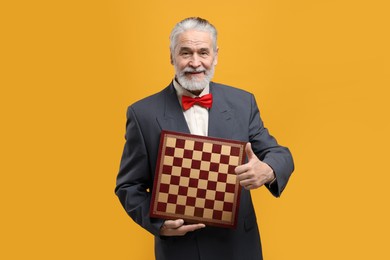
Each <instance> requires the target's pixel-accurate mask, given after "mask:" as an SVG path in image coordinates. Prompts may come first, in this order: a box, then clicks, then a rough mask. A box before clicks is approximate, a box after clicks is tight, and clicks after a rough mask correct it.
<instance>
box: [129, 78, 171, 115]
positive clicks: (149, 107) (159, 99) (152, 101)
mask: <svg viewBox="0 0 390 260" xmlns="http://www.w3.org/2000/svg"><path fill="white" fill-rule="evenodd" d="M172 94H175V92H174V89H173V87H172V85H171V84H170V85H168V86H167V87H165V88H164V89H163V90H161V91H160V92H157V93H155V94H153V95H150V96H147V97H145V98H143V99H140V100H138V101H136V102H134V103H133V104H131V105H130V106H129V107H128V109H132V110H134V111H142V112H147V111H159V110H161V109H162V107H163V106H164V103H165V102H164V101H165V100H166V98H167V96H169V95H172Z"/></svg>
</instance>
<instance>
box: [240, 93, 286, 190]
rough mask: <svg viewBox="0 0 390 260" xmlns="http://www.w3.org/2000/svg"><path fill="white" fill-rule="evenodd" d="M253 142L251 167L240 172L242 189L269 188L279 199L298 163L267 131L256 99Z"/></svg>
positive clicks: (251, 127)
mask: <svg viewBox="0 0 390 260" xmlns="http://www.w3.org/2000/svg"><path fill="white" fill-rule="evenodd" d="M249 141H250V143H251V145H247V146H246V153H247V156H248V163H246V164H244V165H242V166H239V167H237V168H236V173H237V174H238V179H239V180H240V183H241V185H242V186H243V187H245V188H247V189H255V188H258V187H261V186H262V185H264V184H267V185H266V187H267V188H268V189H269V190H270V192H271V193H272V194H273V195H274V196H276V197H279V196H280V195H281V193H282V192H283V190H284V188H285V187H286V185H287V182H288V180H289V178H290V176H291V174H292V172H293V170H294V162H293V159H292V156H291V153H290V151H289V149H288V148H286V147H283V146H280V145H279V144H278V143H277V141H276V140H275V138H274V137H272V136H271V135H270V134H269V132H268V130H267V129H266V128H264V124H263V121H262V120H261V118H260V112H259V109H258V107H257V104H256V101H255V99H254V97H253V96H252V98H251V117H250V122H249ZM254 155H255V156H254ZM274 178H276V179H275V180H274ZM271 182H272V184H271V185H269V184H270V183H271Z"/></svg>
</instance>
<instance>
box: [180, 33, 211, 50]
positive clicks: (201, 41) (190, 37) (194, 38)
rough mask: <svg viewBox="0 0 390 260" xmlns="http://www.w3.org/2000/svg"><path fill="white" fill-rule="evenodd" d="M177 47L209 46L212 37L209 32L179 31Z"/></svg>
mask: <svg viewBox="0 0 390 260" xmlns="http://www.w3.org/2000/svg"><path fill="white" fill-rule="evenodd" d="M177 47H178V48H179V49H180V48H210V49H211V47H212V38H211V34H210V33H209V32H203V31H196V30H189V31H185V32H183V33H181V34H180V35H179V37H178V40H177Z"/></svg>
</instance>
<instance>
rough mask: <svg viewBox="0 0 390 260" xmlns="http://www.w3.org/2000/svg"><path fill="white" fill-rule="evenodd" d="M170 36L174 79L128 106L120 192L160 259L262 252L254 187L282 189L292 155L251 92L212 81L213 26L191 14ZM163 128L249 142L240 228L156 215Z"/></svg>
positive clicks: (243, 257) (243, 256)
mask: <svg viewBox="0 0 390 260" xmlns="http://www.w3.org/2000/svg"><path fill="white" fill-rule="evenodd" d="M170 41H171V42H170V51H171V63H172V65H173V66H174V68H175V77H174V79H173V81H172V83H171V84H170V85H169V86H168V87H166V88H165V89H164V90H162V91H161V92H159V93H157V94H155V95H152V96H150V97H147V98H145V99H143V100H141V101H138V102H136V103H135V104H133V105H131V106H130V107H129V108H128V111H127V125H126V126H127V129H126V144H125V147H124V152H123V156H122V161H121V165H120V170H119V174H118V177H117V186H116V189H115V191H116V194H117V196H118V197H119V200H120V201H121V203H122V205H123V207H124V208H125V210H126V212H127V213H128V214H129V215H130V216H131V217H132V218H133V220H134V221H135V222H137V223H138V224H139V225H141V226H142V227H143V228H145V229H146V230H147V231H149V232H150V233H152V234H153V235H154V236H155V255H156V259H159V260H160V259H161V260H162V259H169V260H175V259H178V260H182V259H186V260H192V259H193V260H195V259H196V260H199V259H202V260H203V259H206V260H208V259H210V260H215V259H224V260H229V259H232V260H233V259H237V260H238V259H239V260H247V259H248V260H249V259H262V251H261V243H260V236H259V231H258V227H257V221H256V215H255V212H254V208H253V204H252V200H251V195H250V190H252V189H257V188H260V187H261V186H263V185H264V186H265V187H267V188H268V189H269V190H270V192H271V193H272V194H273V195H274V196H276V197H278V196H280V194H281V193H282V191H283V189H284V188H285V186H286V184H287V182H288V179H289V177H290V175H291V173H292V171H293V168H294V165H293V160H292V157H291V154H290V152H289V150H288V149H287V148H285V147H282V146H280V145H278V143H277V142H276V140H275V139H274V138H273V137H272V136H271V135H270V134H269V133H268V130H267V129H266V128H264V126H263V122H262V120H261V118H260V115H259V110H258V108H257V105H256V101H255V98H254V97H253V95H252V94H250V93H248V92H245V91H243V90H239V89H236V88H232V87H228V86H225V85H221V84H217V83H214V82H211V79H212V77H213V74H214V68H215V65H216V64H217V61H218V47H217V31H216V29H215V28H214V26H213V25H211V24H210V23H209V22H208V21H206V20H204V19H201V18H187V19H185V20H183V21H181V22H180V23H178V24H177V25H176V26H175V28H174V29H173V31H172V33H171V36H170ZM210 94H211V95H212V97H211V95H210ZM188 97H192V98H194V97H203V98H206V99H207V100H206V102H205V104H202V103H200V102H195V104H194V105H193V106H191V107H188V106H187V102H186V101H184V102H183V101H182V99H183V98H184V99H188ZM211 99H212V103H211ZM198 101H199V100H198ZM161 130H170V131H176V132H183V133H191V134H197V135H204V136H211V137H218V138H224V139H233V140H240V141H244V142H247V145H246V147H245V151H246V154H247V159H248V161H247V163H245V164H243V165H240V166H238V167H236V169H235V172H236V174H237V178H238V180H239V182H240V185H241V186H242V192H241V198H240V208H239V213H238V222H237V228H236V229H228V228H220V227H211V226H205V225H204V224H202V223H198V224H186V223H184V221H183V220H181V219H176V220H175V219H173V220H163V219H157V218H150V217H149V207H150V198H151V190H152V189H153V178H154V172H155V168H156V161H157V155H158V146H159V138H160V132H161Z"/></svg>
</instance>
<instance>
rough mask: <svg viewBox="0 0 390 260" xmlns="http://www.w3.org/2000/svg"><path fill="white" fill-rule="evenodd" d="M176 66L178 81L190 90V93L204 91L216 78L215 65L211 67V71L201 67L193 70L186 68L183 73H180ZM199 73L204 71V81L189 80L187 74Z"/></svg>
mask: <svg viewBox="0 0 390 260" xmlns="http://www.w3.org/2000/svg"><path fill="white" fill-rule="evenodd" d="M174 66H175V71H176V77H177V81H178V82H179V83H180V85H181V86H182V87H183V88H184V89H186V90H188V91H190V92H191V91H202V90H203V89H204V88H206V87H207V85H208V84H209V83H210V81H211V79H212V78H213V76H214V64H213V65H212V66H211V68H210V69H209V70H206V69H205V68H203V66H202V67H200V68H198V69H191V68H189V67H186V68H185V69H183V70H182V71H179V69H178V68H177V67H176V65H174ZM195 71H197V72H199V71H204V73H205V75H204V78H203V79H202V80H200V81H199V80H196V79H192V78H191V79H188V78H187V77H186V75H185V73H186V72H195Z"/></svg>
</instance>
